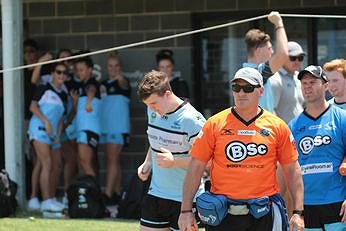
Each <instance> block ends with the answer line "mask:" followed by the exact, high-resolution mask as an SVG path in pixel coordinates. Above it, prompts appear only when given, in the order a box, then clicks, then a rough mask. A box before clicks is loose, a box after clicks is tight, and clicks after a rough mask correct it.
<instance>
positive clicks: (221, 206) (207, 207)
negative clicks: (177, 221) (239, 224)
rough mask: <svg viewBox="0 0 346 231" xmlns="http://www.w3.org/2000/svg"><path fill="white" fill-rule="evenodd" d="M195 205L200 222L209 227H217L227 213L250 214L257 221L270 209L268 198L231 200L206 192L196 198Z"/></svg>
mask: <svg viewBox="0 0 346 231" xmlns="http://www.w3.org/2000/svg"><path fill="white" fill-rule="evenodd" d="M196 205H197V210H198V214H199V216H200V218H201V220H202V222H203V223H205V224H207V225H211V226H217V225H219V224H220V223H221V222H222V220H223V219H224V218H225V217H226V215H227V213H230V214H232V215H246V214H248V213H250V214H251V215H252V216H253V217H255V218H256V219H258V218H261V217H263V216H265V215H267V214H268V212H269V211H270V208H271V202H270V199H269V197H268V196H265V197H260V198H256V199H250V200H232V199H229V198H227V197H226V196H225V195H217V194H213V193H211V192H208V191H206V192H204V193H202V194H201V195H200V196H198V197H197V198H196ZM244 207H245V208H244Z"/></svg>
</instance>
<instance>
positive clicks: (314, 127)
mask: <svg viewBox="0 0 346 231" xmlns="http://www.w3.org/2000/svg"><path fill="white" fill-rule="evenodd" d="M320 128H322V125H321V124H317V125H311V126H310V127H309V128H308V129H309V130H315V129H320Z"/></svg>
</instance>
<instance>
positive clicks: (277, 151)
mask: <svg viewBox="0 0 346 231" xmlns="http://www.w3.org/2000/svg"><path fill="white" fill-rule="evenodd" d="M190 154H191V155H192V156H193V157H194V158H196V159H198V160H201V161H203V162H205V163H207V162H208V161H209V160H210V159H211V160H212V164H211V169H210V180H211V185H212V186H211V192H213V193H215V194H223V195H226V196H228V197H229V198H232V199H252V198H259V197H262V196H269V195H273V194H275V193H278V192H279V186H278V183H277V180H276V164H277V161H279V162H280V163H281V164H290V163H293V162H295V161H296V160H297V158H298V153H297V150H296V146H295V142H294V139H293V136H292V134H291V131H290V130H289V128H288V126H287V125H286V123H285V122H284V121H283V120H281V119H280V118H278V117H277V116H275V115H273V114H271V113H269V112H267V111H265V110H262V111H261V112H260V113H259V114H258V115H257V116H256V117H255V118H253V119H252V120H250V121H248V122H246V121H244V120H242V118H241V117H240V116H239V115H238V114H237V113H236V112H235V110H234V109H226V110H224V111H222V112H220V113H218V114H216V115H214V116H212V117H211V118H209V119H208V121H207V122H206V123H205V125H204V127H203V129H202V131H201V132H200V134H199V135H198V138H197V139H196V140H195V142H194V144H193V146H192V149H191V151H190Z"/></svg>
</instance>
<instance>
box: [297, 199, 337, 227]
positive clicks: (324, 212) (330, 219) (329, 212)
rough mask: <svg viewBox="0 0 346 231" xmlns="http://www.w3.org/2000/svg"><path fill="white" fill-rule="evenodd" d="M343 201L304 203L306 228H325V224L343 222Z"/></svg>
mask: <svg viewBox="0 0 346 231" xmlns="http://www.w3.org/2000/svg"><path fill="white" fill-rule="evenodd" d="M341 205H342V202H337V203H332V204H325V205H304V223H305V228H323V227H324V225H325V224H331V223H336V222H341V218H342V217H341V216H340V215H339V214H340V210H341Z"/></svg>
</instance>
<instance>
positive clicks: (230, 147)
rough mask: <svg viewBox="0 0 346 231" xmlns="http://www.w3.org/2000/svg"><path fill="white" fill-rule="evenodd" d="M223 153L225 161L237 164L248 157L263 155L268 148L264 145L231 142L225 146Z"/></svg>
mask: <svg viewBox="0 0 346 231" xmlns="http://www.w3.org/2000/svg"><path fill="white" fill-rule="evenodd" d="M225 152H226V157H227V159H229V160H230V161H233V162H239V161H242V160H245V159H246V158H247V157H248V156H250V157H251V156H256V155H257V154H258V155H265V154H266V153H267V152H268V147H267V146H266V145H265V144H255V143H248V144H244V143H242V142H239V141H233V142H230V143H229V144H227V146H226V149H225Z"/></svg>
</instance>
